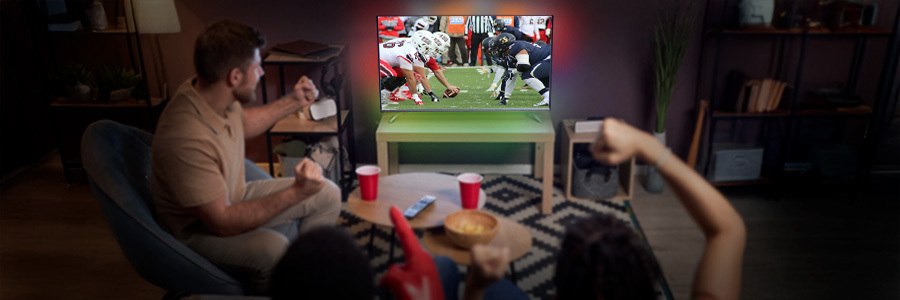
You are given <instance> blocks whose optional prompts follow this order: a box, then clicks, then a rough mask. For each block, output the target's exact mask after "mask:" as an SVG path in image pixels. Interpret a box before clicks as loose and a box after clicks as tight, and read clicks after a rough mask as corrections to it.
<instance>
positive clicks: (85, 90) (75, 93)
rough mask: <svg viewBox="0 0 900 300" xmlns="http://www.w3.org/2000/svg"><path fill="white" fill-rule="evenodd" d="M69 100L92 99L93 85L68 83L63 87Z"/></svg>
mask: <svg viewBox="0 0 900 300" xmlns="http://www.w3.org/2000/svg"><path fill="white" fill-rule="evenodd" d="M63 89H64V90H65V93H66V99H69V101H88V100H91V87H90V86H88V85H85V84H81V83H79V84H76V85H67V86H65V87H64V88H63Z"/></svg>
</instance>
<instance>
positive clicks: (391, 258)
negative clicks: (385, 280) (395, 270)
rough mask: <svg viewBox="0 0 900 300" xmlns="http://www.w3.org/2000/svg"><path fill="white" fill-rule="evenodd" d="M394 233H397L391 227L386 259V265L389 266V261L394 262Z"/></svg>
mask: <svg viewBox="0 0 900 300" xmlns="http://www.w3.org/2000/svg"><path fill="white" fill-rule="evenodd" d="M395 235H397V232H396V231H394V230H393V229H392V230H391V250H390V251H388V261H387V263H388V266H390V265H391V263H392V262H394V236H395Z"/></svg>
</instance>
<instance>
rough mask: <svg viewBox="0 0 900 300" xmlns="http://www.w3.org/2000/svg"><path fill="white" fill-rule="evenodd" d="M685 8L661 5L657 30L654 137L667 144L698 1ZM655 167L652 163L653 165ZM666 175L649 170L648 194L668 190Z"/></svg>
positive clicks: (654, 46) (655, 29) (652, 168)
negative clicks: (674, 95) (675, 93)
mask: <svg viewBox="0 0 900 300" xmlns="http://www.w3.org/2000/svg"><path fill="white" fill-rule="evenodd" d="M695 1H696V0H690V2H689V3H688V5H687V7H686V8H685V7H682V5H681V4H680V3H679V0H674V2H673V3H665V2H662V1H661V2H660V9H659V15H658V17H657V23H656V28H654V30H653V73H654V74H653V75H654V90H653V91H654V98H655V102H656V105H655V106H656V126H654V129H653V134H654V136H656V138H657V139H659V141H660V142H661V143H663V144H664V145H665V144H666V115H667V113H668V110H669V101H670V100H671V99H672V91H673V90H674V89H675V84H676V82H677V79H678V69H679V68H680V67H681V61H682V60H683V59H684V52H685V50H686V49H687V46H688V43H689V42H690V40H691V30H693V28H694V20H695V19H696V18H695V17H694V14H695V11H694V4H695V3H694V2H695ZM651 164H652V162H651ZM664 186H665V185H664V183H663V179H662V176H660V174H659V172H658V171H657V170H656V168H655V167H654V166H652V165H651V166H650V167H649V168H648V171H647V191H648V192H651V193H661V192H662V190H663V187H664Z"/></svg>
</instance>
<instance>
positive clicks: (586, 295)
mask: <svg viewBox="0 0 900 300" xmlns="http://www.w3.org/2000/svg"><path fill="white" fill-rule="evenodd" d="M658 270H659V269H658V267H657V265H656V262H655V260H654V259H653V255H652V254H651V252H650V249H648V248H647V247H646V246H645V245H644V243H643V241H642V240H641V238H640V237H639V236H638V235H637V233H635V231H634V230H633V229H632V228H631V227H630V226H629V225H628V224H627V223H625V222H624V221H622V220H620V219H618V218H616V217H615V216H612V215H609V214H604V213H600V214H596V215H593V216H591V217H588V218H585V219H582V220H579V221H576V222H575V223H573V224H571V225H569V226H568V227H567V228H566V233H565V235H564V236H563V239H562V245H561V247H560V252H559V255H558V257H557V261H556V274H555V276H554V279H553V280H554V283H555V284H556V295H557V299H604V300H613V299H656V298H657V293H656V289H655V287H656V281H657V279H658V278H659V272H658Z"/></svg>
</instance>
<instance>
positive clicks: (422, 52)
mask: <svg viewBox="0 0 900 300" xmlns="http://www.w3.org/2000/svg"><path fill="white" fill-rule="evenodd" d="M552 27H553V16H517V15H496V16H488V15H475V16H449V15H441V16H378V31H377V33H378V75H379V89H380V91H379V95H380V100H381V110H382V111H453V110H457V111H476V110H549V109H550V102H551V98H550V90H551V88H550V84H551V80H550V74H551V72H550V70H551V66H552V65H551V53H552V45H553V28H552Z"/></svg>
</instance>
